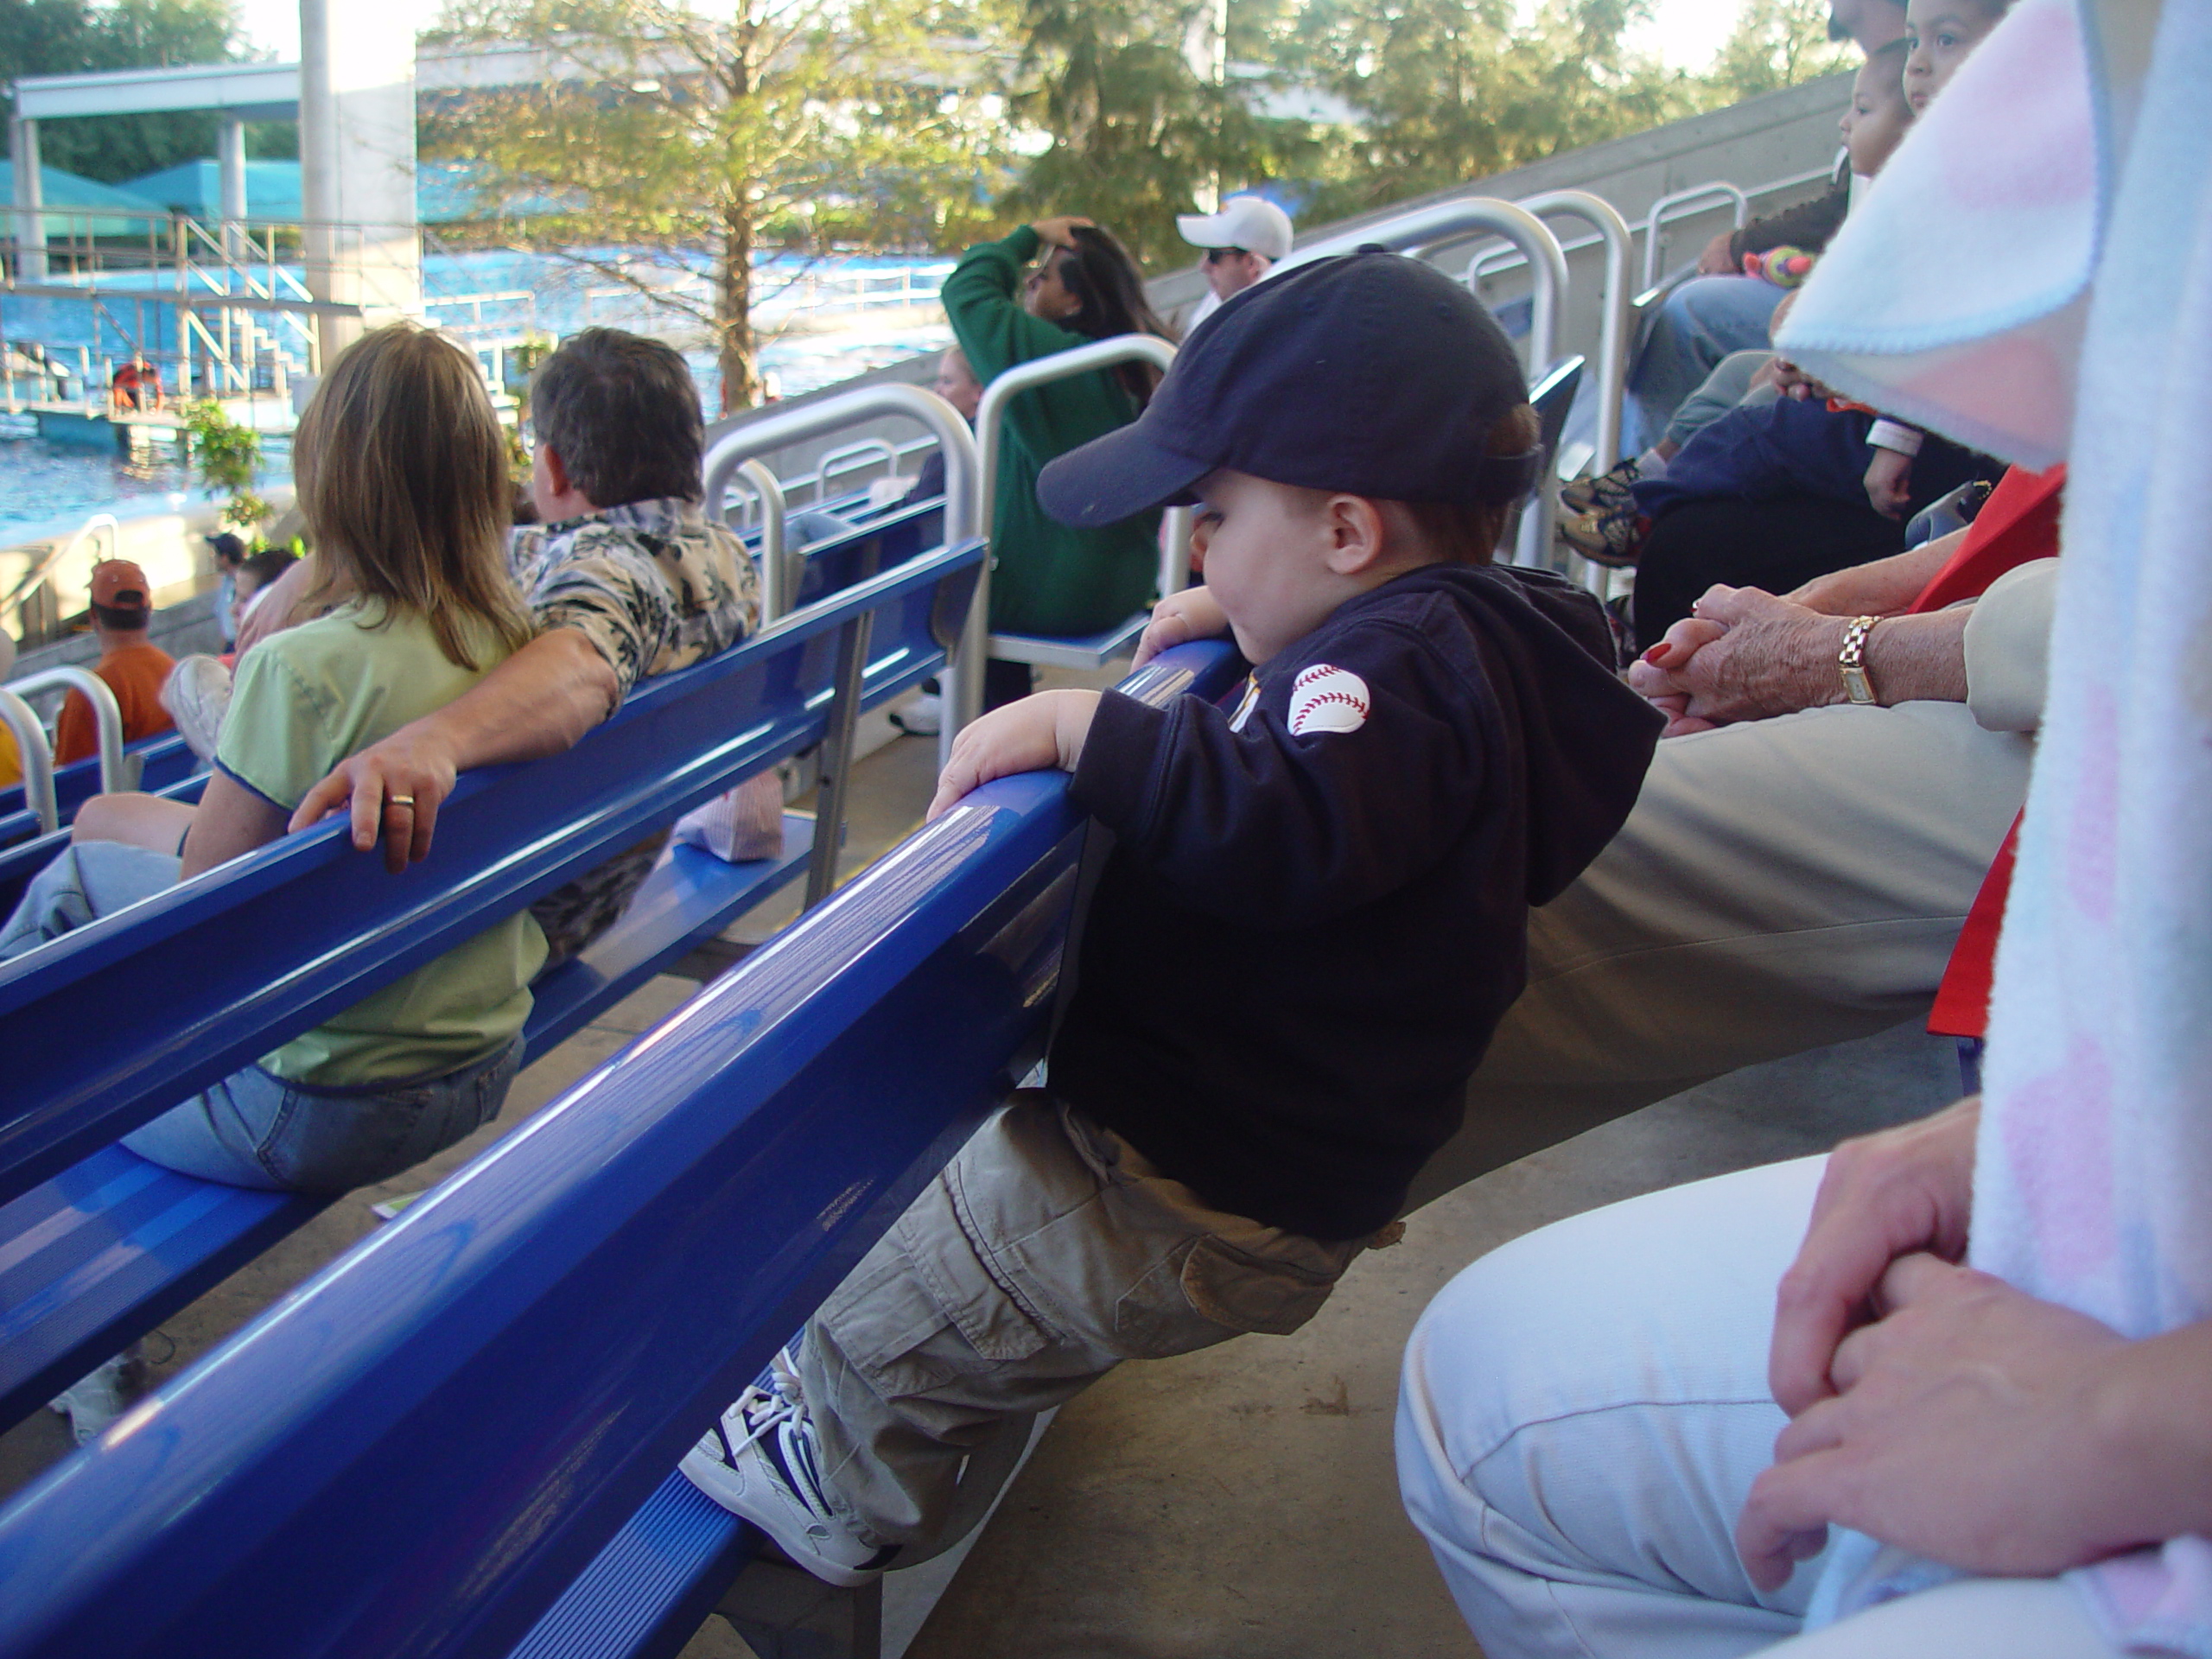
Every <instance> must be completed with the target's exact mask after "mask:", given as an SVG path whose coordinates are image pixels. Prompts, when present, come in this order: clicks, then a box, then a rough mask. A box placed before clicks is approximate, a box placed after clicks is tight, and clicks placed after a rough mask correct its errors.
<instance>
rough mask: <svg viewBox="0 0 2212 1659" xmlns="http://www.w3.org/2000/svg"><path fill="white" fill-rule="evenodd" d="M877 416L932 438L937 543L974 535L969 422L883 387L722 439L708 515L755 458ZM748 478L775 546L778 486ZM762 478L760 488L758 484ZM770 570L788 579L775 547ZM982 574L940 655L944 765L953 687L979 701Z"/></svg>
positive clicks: (975, 482) (719, 514)
mask: <svg viewBox="0 0 2212 1659" xmlns="http://www.w3.org/2000/svg"><path fill="white" fill-rule="evenodd" d="M881 415H904V416H906V417H907V418H909V419H911V420H912V421H914V422H915V423H917V424H918V425H920V426H922V427H925V428H926V429H928V430H929V431H931V432H932V433H934V434H935V435H936V436H937V442H938V448H939V449H941V450H942V451H943V452H944V544H945V545H946V546H947V547H951V546H954V545H956V544H957V543H961V542H964V541H967V540H968V539H969V538H970V537H974V536H976V535H977V534H979V533H980V532H979V531H978V528H977V519H978V517H979V507H980V505H981V504H982V503H984V502H988V499H990V498H989V493H988V489H986V488H984V487H982V485H981V480H980V463H979V462H978V461H977V457H976V438H975V435H974V434H973V433H971V432H969V429H968V423H967V422H966V421H964V420H963V419H962V418H961V416H960V411H959V410H957V409H955V408H953V406H952V405H951V404H948V403H947V402H945V401H944V398H942V397H938V395H937V394H936V393H935V392H933V391H927V390H925V388H923V387H920V386H910V385H900V384H899V383H896V382H888V381H887V382H884V383H882V384H880V385H873V386H861V387H856V388H855V389H854V390H853V391H848V392H842V393H840V394H839V395H837V396H836V397H826V398H824V399H823V400H822V401H821V402H820V403H815V404H802V405H801V406H800V407H798V408H797V409H785V410H771V411H768V412H766V413H764V414H762V415H760V416H757V417H756V418H754V419H752V420H749V421H746V422H743V423H741V424H739V425H737V426H734V427H732V428H731V429H729V430H728V431H726V432H724V433H723V434H722V435H721V436H720V437H719V438H717V439H715V441H714V442H713V443H712V444H711V445H710V446H709V448H708V450H707V458H706V466H705V472H706V486H707V512H708V513H709V515H710V516H711V517H713V518H716V519H717V520H720V519H721V518H723V514H724V511H725V509H724V500H725V498H726V497H727V496H728V493H729V486H730V480H731V479H732V477H733V476H734V475H735V474H737V473H738V472H739V471H740V469H741V467H743V466H744V464H745V463H746V462H747V461H757V460H758V458H759V457H760V456H762V455H766V454H773V453H774V452H775V451H777V450H779V449H782V448H788V447H789V446H791V445H792V444H797V443H804V442H807V440H809V439H810V438H820V437H826V436H828V435H829V434H831V433H833V432H837V431H842V429H845V428H846V427H849V426H852V425H855V424H856V423H859V422H861V421H864V420H872V419H874V417H876V416H881ZM764 478H765V480H766V482H765V483H764V482H763V481H762V480H763V479H764ZM747 480H748V481H750V482H751V483H752V485H753V487H754V488H755V489H756V490H757V491H759V492H760V496H761V499H762V502H763V506H764V512H763V529H764V534H765V531H766V521H767V520H768V519H771V518H772V519H774V520H775V531H776V536H777V541H778V543H781V541H782V539H783V536H782V530H783V525H782V513H781V508H780V496H781V493H782V491H781V486H779V485H778V484H777V482H776V480H775V476H774V474H772V473H770V472H769V471H768V469H767V467H766V465H765V464H763V465H762V466H761V467H760V470H759V472H758V473H747ZM771 491H773V494H774V497H775V498H776V499H778V500H779V505H778V507H777V508H776V509H775V510H774V511H772V512H770V511H766V503H767V502H768V501H769V500H770V499H771ZM763 553H764V558H763V561H762V563H763V568H764V569H766V567H767V565H768V564H769V563H770V561H769V560H767V559H766V556H765V554H766V543H765V542H764V543H763ZM772 563H774V565H775V566H776V567H777V569H779V571H782V572H783V574H784V575H785V577H786V578H788V575H789V571H788V569H787V567H788V563H789V561H788V560H787V559H785V557H784V556H783V552H782V549H781V547H780V545H779V548H778V550H777V556H776V557H775V559H774V560H773V562H772ZM989 569H990V560H989V557H988V555H987V556H985V558H984V561H983V566H982V572H981V573H980V574H979V575H978V576H977V579H976V592H975V597H974V599H973V601H971V602H970V603H969V607H968V614H967V617H966V620H964V621H963V623H962V624H961V625H960V626H958V627H957V628H956V629H954V630H953V632H952V640H951V644H950V645H949V646H948V647H947V651H946V657H947V661H946V663H945V666H944V675H943V676H942V680H941V683H942V684H943V686H944V690H945V692H946V696H945V704H946V714H947V715H948V718H947V719H946V720H945V721H944V727H943V734H942V735H941V736H940V737H939V739H938V747H939V752H940V753H941V754H943V755H944V757H945V758H947V759H950V755H951V752H952V737H953V734H954V733H955V731H956V730H957V727H956V726H955V724H954V722H953V721H952V720H951V719H950V717H949V716H950V715H951V713H952V712H953V711H954V710H955V709H958V708H960V707H961V706H962V705H961V704H960V702H959V700H958V697H957V694H956V692H955V688H956V687H957V685H958V684H959V683H961V682H962V681H963V678H967V679H972V681H973V682H974V683H975V685H976V692H977V697H978V700H980V696H981V692H982V672H983V670H982V628H983V620H982V619H983V617H984V616H985V614H986V613H987V611H986V595H985V592H984V589H985V585H986V583H987V582H988V579H989V576H988V573H989ZM764 586H765V583H764ZM859 643H860V645H861V654H862V655H865V646H866V643H867V642H866V641H865V640H861V642H859ZM971 658H972V666H971V660H970V659H971ZM974 706H975V705H974V704H973V703H970V704H968V705H967V707H969V708H971V709H972V708H973V707H974Z"/></svg>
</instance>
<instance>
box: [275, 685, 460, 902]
mask: <svg viewBox="0 0 2212 1659" xmlns="http://www.w3.org/2000/svg"><path fill="white" fill-rule="evenodd" d="M458 771H459V767H458V766H456V765H455V764H454V755H453V753H451V751H450V750H449V749H448V747H447V746H446V744H445V742H444V741H443V740H442V737H441V736H440V734H439V728H438V727H437V726H436V725H435V723H433V722H429V721H417V722H416V723H415V724H414V725H410V726H403V727H401V728H399V730H397V731H396V732H394V733H393V734H391V736H390V737H387V738H386V739H385V741H383V742H381V743H378V744H374V745H372V747H368V748H365V749H363V750H361V751H360V752H359V753H358V754H349V755H347V756H346V759H344V760H340V762H339V763H338V765H337V767H336V768H335V769H334V771H333V772H331V774H330V775H329V776H328V777H327V778H326V779H323V780H322V781H321V783H319V784H317V785H315V787H314V788H313V789H311V790H309V791H308V792H307V794H306V795H305V796H304V797H302V799H301V801H300V804H299V807H298V810H296V811H295V812H294V813H293V814H292V821H291V823H289V824H288V825H286V826H285V827H286V829H287V830H297V829H308V827H310V826H311V825H314V824H316V823H321V821H322V820H323V818H324V817H326V816H327V815H328V814H330V813H332V812H334V811H336V810H339V809H340V808H341V807H346V806H349V805H350V807H351V816H352V817H353V848H354V850H355V851H357V852H363V853H365V852H367V851H368V850H369V849H371V848H372V847H374V846H375V845H376V844H377V841H378V837H379V836H381V837H382V838H383V841H384V867H385V868H386V869H387V870H389V871H391V873H392V874H394V875H397V874H399V873H400V872H401V871H402V870H404V869H405V868H407V867H408V865H409V864H410V863H419V862H420V861H423V859H426V858H428V857H429V855H430V838H431V836H432V834H433V833H434V832H435V830H436V829H437V827H438V807H439V805H440V804H442V802H443V801H444V800H445V799H446V798H447V797H448V796H449V795H451V794H452V793H453V785H454V777H455V775H456V774H457V772H458Z"/></svg>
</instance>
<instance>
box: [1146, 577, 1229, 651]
mask: <svg viewBox="0 0 2212 1659" xmlns="http://www.w3.org/2000/svg"><path fill="white" fill-rule="evenodd" d="M1227 632H1229V614H1228V613H1227V612H1225V611H1224V610H1223V609H1222V608H1221V604H1220V601H1217V600H1216V599H1215V598H1214V596H1213V594H1211V593H1210V592H1208V591H1207V590H1206V589H1205V588H1185V589H1183V591H1182V592H1181V593H1179V594H1168V595H1167V597H1166V598H1165V599H1163V600H1161V601H1160V603H1159V604H1157V605H1155V606H1154V607H1152V620H1151V621H1150V622H1149V623H1147V624H1146V626H1145V631H1144V637H1143V638H1142V639H1139V640H1138V641H1137V656H1136V661H1135V663H1134V664H1131V666H1132V667H1135V668H1142V667H1143V666H1144V665H1145V664H1147V663H1148V662H1150V661H1151V660H1152V659H1153V658H1155V657H1157V656H1159V655H1160V652H1163V651H1166V649H1167V648H1168V647H1169V646H1171V645H1188V644H1189V643H1190V642H1191V641H1192V640H1193V639H1218V638H1219V637H1220V636H1221V635H1223V634H1224V633H1227Z"/></svg>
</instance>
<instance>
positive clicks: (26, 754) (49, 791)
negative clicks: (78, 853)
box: [0, 685, 61, 836]
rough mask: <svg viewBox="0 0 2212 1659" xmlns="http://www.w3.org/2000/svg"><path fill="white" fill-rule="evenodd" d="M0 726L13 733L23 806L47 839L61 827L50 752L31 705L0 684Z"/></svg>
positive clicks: (50, 749) (43, 728)
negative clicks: (21, 776) (21, 777)
mask: <svg viewBox="0 0 2212 1659" xmlns="http://www.w3.org/2000/svg"><path fill="white" fill-rule="evenodd" d="M0 726H5V727H6V728H8V729H9V730H10V731H11V732H13V733H14V734H16V758H17V759H18V760H21V761H22V768H23V803H24V804H25V805H27V806H29V808H30V810H32V811H33V812H35V813H36V814H37V815H38V832H39V834H41V835H42V836H50V835H52V834H53V833H54V831H55V830H56V829H60V827H61V809H60V806H59V805H57V804H55V802H54V751H53V749H52V748H50V747H48V744H47V741H46V728H45V727H43V726H41V725H40V724H39V722H38V715H36V714H35V713H33V712H32V709H31V706H30V704H29V703H28V702H24V701H23V700H22V698H21V697H19V696H16V694H15V693H14V692H13V691H10V690H8V688H7V687H6V686H4V685H0Z"/></svg>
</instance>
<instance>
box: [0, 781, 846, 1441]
mask: <svg viewBox="0 0 2212 1659" xmlns="http://www.w3.org/2000/svg"><path fill="white" fill-rule="evenodd" d="M813 830H814V823H813V820H812V819H811V818H809V817H803V816H801V815H799V814H797V813H792V814H787V815H786V816H785V826H784V834H785V845H784V851H783V853H782V854H781V855H779V856H778V857H775V858H764V859H756V860H753V861H748V862H746V863H741V864H730V863H726V862H724V861H722V860H721V859H718V858H715V857H713V856H711V855H709V854H706V853H702V852H700V851H698V850H696V849H693V848H689V847H678V848H676V849H672V852H671V857H670V860H669V861H668V862H667V863H666V864H664V865H663V866H662V867H661V868H659V869H658V870H656V871H655V872H654V873H653V874H652V877H651V878H650V879H649V880H647V881H646V883H645V886H644V887H640V888H639V890H638V893H637V896H636V898H635V899H633V900H632V903H631V906H630V907H629V908H628V909H627V910H626V911H625V912H624V913H623V916H622V919H621V920H620V921H619V922H617V923H616V924H615V925H614V926H613V927H612V928H610V929H609V930H608V931H607V932H606V933H605V934H604V935H602V936H601V938H599V939H597V940H595V941H594V943H593V944H592V945H591V947H590V948H589V949H588V950H585V951H584V952H583V953H582V955H581V956H579V957H575V959H574V960H573V961H570V962H568V963H563V965H562V966H561V967H559V968H556V969H554V970H553V971H552V972H551V973H550V974H548V975H546V976H544V977H543V979H541V980H540V981H538V982H537V984H536V985H535V986H534V987H532V995H533V999H534V1005H533V1007H531V1017H530V1023H529V1025H528V1026H527V1027H525V1028H524V1039H525V1040H526V1042H527V1044H528V1047H527V1050H526V1055H525V1062H527V1060H530V1059H536V1058H537V1057H538V1056H540V1055H542V1054H543V1053H545V1052H548V1051H550V1049H552V1048H554V1047H556V1046H558V1045H559V1044H560V1043H562V1042H563V1041H565V1040H566V1039H568V1038H569V1037H570V1036H572V1035H574V1034H575V1032H577V1031H578V1030H579V1029H581V1028H582V1027H584V1026H586V1025H588V1024H589V1023H590V1022H591V1021H592V1020H594V1019H596V1018H597V1017H598V1016H599V1015H600V1014H602V1013H604V1012H605V1011H606V1010H607V1009H608V1008H610V1007H613V1005H614V1004H615V1003H617V1002H619V1001H621V1000H622V999H623V998H624V997H626V996H627V995H629V994H630V993H631V992H632V991H633V990H635V989H636V988H638V987H639V986H640V985H642V984H643V983H645V981H647V980H648V979H650V978H652V976H653V975H655V974H656V973H658V972H660V971H662V970H663V969H665V968H666V967H667V966H668V965H669V964H671V963H673V962H674V961H675V960H676V959H677V958H678V957H682V956H683V954H684V952H685V951H687V950H690V948H691V946H692V945H693V944H694V943H696V941H697V940H699V939H701V938H707V937H709V936H711V935H713V934H715V933H719V932H720V931H721V930H722V929H723V928H725V927H727V926H728V925H730V923H731V922H732V921H734V920H735V919H736V918H738V917H739V916H741V915H743V914H744V913H745V912H747V910H750V909H751V908H752V907H753V906H754V905H756V904H758V903H760V901H761V900H762V899H766V898H767V897H768V896H769V895H770V894H771V893H774V892H776V891H777V890H779V888H781V887H785V886H786V885H788V884H789V883H790V882H791V880H793V879H794V878H795V877H797V876H798V874H800V873H801V872H802V871H803V870H804V868H805V867H806V860H807V855H808V852H809V851H810V845H811V842H812V840H813ZM328 1202H329V1200H328V1199H327V1198H322V1197H319V1196H316V1197H310V1196H308V1195H304V1194H300V1193H286V1192H253V1191H251V1190H249V1189H247V1188H245V1187H237V1186H224V1185H219V1183H216V1182H213V1181H203V1180H200V1179H196V1178H194V1177H193V1176H189V1175H180V1174H178V1173H176V1172H175V1171H174V1170H169V1169H164V1168H162V1166H160V1165H158V1164H152V1163H149V1162H148V1161H147V1160H144V1159H143V1158H141V1157H139V1156H138V1155H137V1154H135V1153H132V1152H130V1151H127V1150H125V1149H124V1147H120V1146H114V1147H103V1148H102V1149H101V1150H100V1151H99V1152H96V1153H94V1154H92V1156H91V1157H90V1158H87V1159H86V1160H84V1161H83V1162H82V1163H79V1164H77V1165H75V1166H72V1167H71V1168H69V1169H66V1170H64V1171H63V1172H62V1173H60V1174H59V1175H57V1176H55V1177H54V1179H52V1180H50V1181H47V1182H44V1183H42V1184H41V1185H38V1186H36V1187H34V1188H33V1189H32V1190H31V1191H30V1192H26V1193H24V1194H23V1195H22V1197H21V1198H16V1199H15V1200H14V1201H13V1202H12V1203H10V1204H7V1205H0V1427H5V1426H6V1425H9V1424H11V1423H15V1422H17V1421H21V1420H22V1418H23V1417H25V1416H27V1415H29V1414H30V1413H31V1412H33V1411H35V1410H36V1409H37V1408H39V1406H40V1405H41V1404H42V1403H43V1402H46V1401H48V1400H49V1399H51V1398H53V1397H54V1395H56V1394H57V1393H59V1392H60V1390H61V1389H65V1388H67V1386H68V1385H69V1384H70V1383H73V1382H74V1381H75V1380H76V1379H77V1378H78V1377H79V1376H83V1375H85V1373H86V1372H87V1371H89V1370H92V1367H94V1366H95V1365H98V1364H99V1363H100V1362H101V1361H102V1360H104V1359H105V1358H106V1357H108V1356H109V1355H110V1354H112V1353H115V1352H116V1351H118V1350H120V1349H121V1348H123V1347H124V1346H125V1345H126V1344H129V1343H130V1342H131V1341H133V1340H135V1339H136V1338H138V1337H139V1336H141V1335H143V1334H144V1333H145V1332H148V1331H149V1330H151V1329H152V1328H153V1327H154V1326H155V1325H159V1324H160V1323H161V1322H162V1320H163V1319H167V1318H168V1316H169V1315H170V1314H172V1313H175V1312H176V1310H177V1309H179V1308H181V1307H183V1306H187V1305H188V1303H190V1302H191V1301H193V1300H194V1299H195V1298H197V1297H198V1296H200V1294H202V1293H204V1292H206V1291H207V1290H209V1289H212V1288H213V1287H214V1286H215V1285H217V1284H219V1283H220V1282H221V1281H222V1280H223V1279H225V1278H226V1277H227V1276H228V1275H229V1274H232V1272H234V1271H235V1270H237V1269H238V1268H240V1267H242V1266H244V1265H245V1263H246V1262H250V1261H251V1260H252V1259H253V1258H254V1257H255V1256H257V1255H260V1254H261V1253H262V1251H264V1250H265V1249H268V1248H269V1246H270V1245H271V1244H273V1243H276V1242H277V1240H278V1239H280V1238H282V1237H283V1236H285V1235H286V1234H288V1233H290V1232H292V1231H294V1230H296V1229H298V1228H300V1227H302V1226H304V1225H306V1224H307V1223H308V1221H309V1220H311V1219H313V1217H315V1215H316V1214H317V1213H318V1212H319V1211H321V1209H322V1208H323V1207H324V1205H326V1204H327V1203H328Z"/></svg>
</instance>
